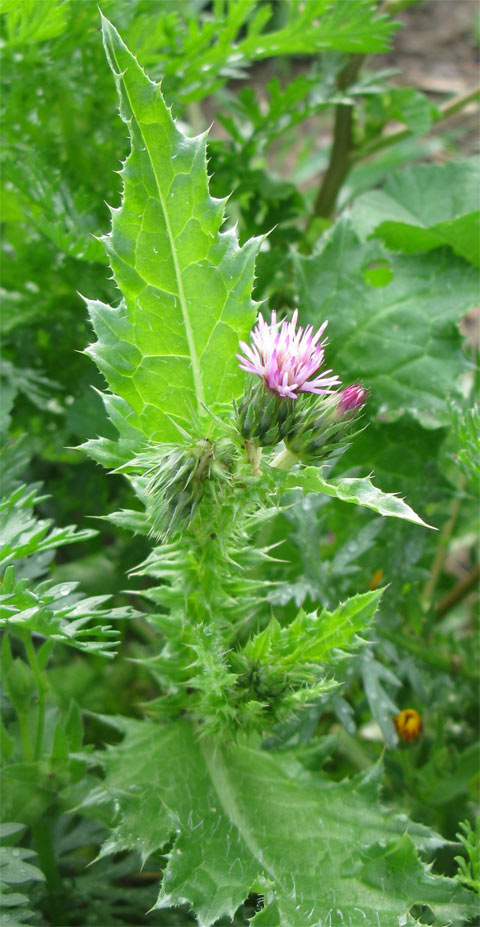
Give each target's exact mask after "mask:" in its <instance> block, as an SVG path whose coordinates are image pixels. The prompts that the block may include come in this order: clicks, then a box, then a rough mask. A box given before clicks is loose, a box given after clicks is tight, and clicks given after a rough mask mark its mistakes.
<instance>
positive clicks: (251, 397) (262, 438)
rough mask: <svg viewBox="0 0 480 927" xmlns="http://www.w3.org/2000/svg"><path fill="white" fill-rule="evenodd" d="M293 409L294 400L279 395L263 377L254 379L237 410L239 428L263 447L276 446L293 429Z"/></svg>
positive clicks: (245, 436) (248, 437)
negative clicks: (268, 386) (257, 379)
mask: <svg viewBox="0 0 480 927" xmlns="http://www.w3.org/2000/svg"><path fill="white" fill-rule="evenodd" d="M294 409H295V400H293V399H289V398H288V397H285V396H279V395H278V393H274V392H273V391H272V390H269V389H268V388H267V387H266V386H265V384H264V383H263V381H261V380H260V381H255V382H252V383H251V384H250V385H249V386H248V388H247V390H246V392H245V396H244V397H243V399H242V401H241V403H240V405H239V406H238V408H237V410H236V412H237V423H238V430H239V432H240V434H241V436H242V438H246V439H249V440H252V441H254V442H255V443H256V444H258V445H259V446H260V447H270V446H273V445H275V444H278V443H279V441H281V440H282V438H284V437H285V435H286V434H288V432H289V430H290V429H291V428H292V425H293V421H294Z"/></svg>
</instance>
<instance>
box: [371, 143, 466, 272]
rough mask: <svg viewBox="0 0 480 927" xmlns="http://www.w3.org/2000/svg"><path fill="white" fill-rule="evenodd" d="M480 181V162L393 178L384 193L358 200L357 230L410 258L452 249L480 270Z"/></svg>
mask: <svg viewBox="0 0 480 927" xmlns="http://www.w3.org/2000/svg"><path fill="white" fill-rule="evenodd" d="M479 181H480V162H479V160H478V158H472V159H470V160H468V161H459V162H456V163H452V164H445V165H443V166H436V167H431V166H429V167H426V166H425V165H421V166H418V167H411V168H409V169H407V170H403V171H399V172H397V173H394V174H391V175H390V177H389V179H388V181H387V183H386V184H385V187H384V188H383V190H373V191H371V192H370V193H365V194H364V195H363V196H361V197H359V198H358V200H357V201H356V203H355V207H354V209H353V222H354V225H355V228H356V229H357V230H358V231H359V233H360V234H361V235H362V237H367V236H368V235H374V236H375V237H376V238H380V239H381V240H382V241H383V242H384V243H385V244H386V246H387V247H388V248H391V250H392V251H404V252H406V253H407V254H411V253H413V252H418V251H432V250H433V249H434V248H441V247H442V246H445V245H447V246H449V247H450V248H452V250H453V252H454V253H455V254H458V255H459V256H460V257H462V258H465V260H467V261H469V262H470V263H472V264H474V265H475V266H476V267H478V266H479V263H480V237H479V231H478V230H479V219H480V211H479V210H478V209H474V208H472V207H474V206H475V203H476V200H477V191H478V184H479Z"/></svg>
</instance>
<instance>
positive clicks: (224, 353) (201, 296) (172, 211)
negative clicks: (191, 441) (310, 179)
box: [88, 19, 259, 463]
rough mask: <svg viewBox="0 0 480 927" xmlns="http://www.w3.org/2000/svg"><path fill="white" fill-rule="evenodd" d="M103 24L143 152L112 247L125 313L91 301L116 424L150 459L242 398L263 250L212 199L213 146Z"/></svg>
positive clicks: (127, 181)
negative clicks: (180, 121) (242, 366)
mask: <svg viewBox="0 0 480 927" xmlns="http://www.w3.org/2000/svg"><path fill="white" fill-rule="evenodd" d="M102 24H103V38H104V44H105V49H106V53H107V57H108V61H109V64H110V66H111V69H112V71H113V74H114V77H115V82H116V84H117V88H118V93H119V97H120V115H121V118H122V119H123V121H124V122H125V123H126V124H127V126H128V129H129V133H130V136H131V152H130V154H129V156H128V158H127V160H126V161H125V163H124V165H123V167H122V171H121V176H122V180H123V198H122V203H121V206H120V207H119V208H118V209H112V210H111V212H112V230H111V233H110V234H109V235H108V236H107V237H106V238H105V239H104V240H103V241H104V245H105V248H106V250H107V253H108V256H109V259H110V264H111V267H112V270H113V274H114V278H115V280H116V283H117V285H118V287H119V289H120V290H121V292H122V297H123V298H122V300H121V302H120V304H119V305H118V306H116V307H112V306H108V305H105V304H104V303H101V302H99V301H89V302H88V306H89V313H90V317H91V320H92V323H93V326H94V328H95V331H96V334H97V338H98V340H97V342H96V343H95V344H94V345H92V346H91V347H90V348H89V349H88V352H89V353H90V354H91V356H92V357H93V358H94V360H95V361H96V363H97V364H98V366H99V368H100V370H101V371H102V373H103V374H104V376H105V378H106V380H107V383H108V386H109V388H110V390H111V393H112V394H113V396H114V397H115V398H114V402H113V403H112V397H107V398H106V406H107V411H108V412H109V414H110V417H111V418H112V421H113V422H114V424H115V425H116V427H117V428H118V429H119V431H120V433H121V437H122V435H123V434H125V435H127V433H128V440H129V441H130V445H131V446H133V447H134V446H135V442H136V447H137V450H138V445H139V444H140V443H145V438H146V439H147V441H162V442H163V441H174V440H175V439H176V438H177V436H178V431H177V429H176V427H175V424H174V422H176V423H177V424H180V425H181V426H183V427H186V428H187V429H188V427H189V425H190V423H191V421H192V416H193V415H196V414H199V413H200V414H201V413H202V411H203V407H204V405H205V404H206V405H208V406H209V407H212V406H214V405H215V404H216V403H221V402H225V401H226V402H231V401H232V398H234V397H235V396H238V395H239V393H240V391H241V388H242V375H241V373H240V371H239V370H238V367H237V365H236V361H235V351H236V349H237V345H238V341H239V339H241V338H242V337H245V336H246V335H247V334H248V331H249V329H250V327H251V324H252V322H253V319H254V317H255V304H254V302H253V301H252V299H251V296H250V294H251V289H252V284H253V273H254V261H255V256H256V253H257V250H258V247H259V241H258V240H256V239H255V240H254V239H251V240H250V241H248V242H246V244H245V245H243V247H242V248H240V247H239V245H238V240H237V236H236V233H235V231H234V230H229V231H226V232H221V231H220V227H221V225H222V223H223V221H224V206H225V200H223V199H222V200H219V199H215V198H213V197H211V196H210V195H209V192H208V177H207V163H206V142H205V136H204V135H200V136H197V137H194V138H187V137H186V136H185V135H184V133H183V132H182V131H181V129H180V128H179V127H178V125H177V124H176V122H175V121H174V119H173V118H172V116H171V112H170V110H169V109H168V107H167V106H166V104H165V101H164V99H163V96H162V93H161V90H160V85H159V84H156V83H154V82H153V81H151V80H149V78H148V77H147V76H146V75H145V73H144V72H143V70H142V69H141V67H140V66H139V64H138V62H137V61H136V59H135V57H134V56H133V55H132V54H131V52H130V51H129V50H128V48H127V47H126V46H125V45H124V43H123V42H122V40H121V38H120V36H119V35H118V32H117V31H116V29H115V28H114V26H112V24H111V23H110V22H108V20H106V19H103V21H102ZM142 438H143V441H142ZM99 443H100V445H101V442H90V443H89V447H88V449H89V451H90V452H92V454H93V456H96V457H97V459H99V458H102V460H103V462H106V461H108V460H109V459H110V460H112V461H113V462H114V463H118V460H115V459H114V449H113V448H111V447H108V446H106V445H104V448H103V449H102V447H98V444H99Z"/></svg>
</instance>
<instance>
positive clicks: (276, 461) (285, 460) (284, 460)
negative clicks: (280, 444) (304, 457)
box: [271, 447, 299, 470]
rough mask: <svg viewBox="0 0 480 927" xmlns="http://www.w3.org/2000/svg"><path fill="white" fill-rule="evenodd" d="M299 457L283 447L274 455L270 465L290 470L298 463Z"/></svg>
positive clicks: (278, 468)
mask: <svg viewBox="0 0 480 927" xmlns="http://www.w3.org/2000/svg"><path fill="white" fill-rule="evenodd" d="M298 460H299V458H298V457H297V455H296V454H294V453H293V451H289V450H288V447H285V448H284V449H283V451H280V453H279V454H277V456H276V457H274V458H273V460H272V463H271V466H272V467H276V468H277V470H291V469H292V467H294V466H295V464H297V463H298Z"/></svg>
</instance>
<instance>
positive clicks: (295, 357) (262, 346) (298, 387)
mask: <svg viewBox="0 0 480 927" xmlns="http://www.w3.org/2000/svg"><path fill="white" fill-rule="evenodd" d="M297 319H298V309H295V312H294V314H293V318H292V321H291V322H287V321H283V322H277V316H276V313H275V312H272V319H271V322H270V324H268V323H267V322H265V319H264V318H263V316H262V315H261V314H260V315H259V318H258V323H257V325H256V327H255V328H254V329H253V331H252V335H251V338H252V345H248V344H245V342H244V341H241V342H240V347H241V348H242V351H243V353H244V354H245V357H244V356H243V355H242V354H237V357H238V359H239V361H240V368H241V369H242V370H246V371H247V373H254V374H256V375H257V376H258V377H260V378H261V379H262V380H263V382H264V383H265V385H266V386H267V387H268V389H270V390H272V391H273V392H274V393H277V394H278V395H279V396H283V397H288V398H289V399H298V393H331V392H333V388H335V387H337V386H339V384H340V380H339V378H338V377H337V376H335V375H333V376H328V374H331V373H332V371H331V370H325V371H323V373H322V375H321V376H315V374H317V373H318V371H319V369H320V367H321V366H322V364H323V359H324V356H325V351H324V345H325V343H326V341H327V339H326V338H324V339H323V341H321V340H320V339H321V337H322V335H323V333H324V331H325V329H326V327H327V324H328V323H327V322H323V324H322V325H321V326H320V328H319V329H318V332H317V333H316V335H314V334H313V326H312V325H308V326H307V328H305V330H304V329H303V328H302V327H301V326H299V328H298V330H297ZM309 377H313V379H309Z"/></svg>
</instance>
